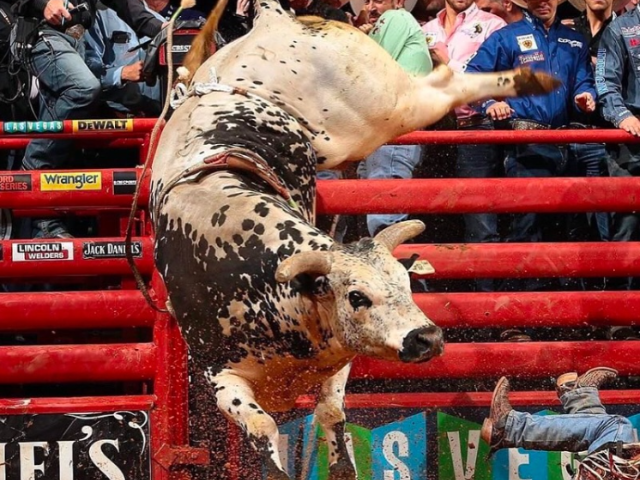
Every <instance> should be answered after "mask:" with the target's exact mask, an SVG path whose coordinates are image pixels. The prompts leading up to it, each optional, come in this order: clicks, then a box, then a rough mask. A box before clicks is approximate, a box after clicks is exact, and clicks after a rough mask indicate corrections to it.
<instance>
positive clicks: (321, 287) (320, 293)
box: [312, 275, 331, 297]
mask: <svg viewBox="0 0 640 480" xmlns="http://www.w3.org/2000/svg"><path fill="white" fill-rule="evenodd" d="M330 292H331V284H330V283H329V279H328V278H327V277H325V276H324V275H323V276H321V277H318V278H316V279H315V280H314V281H313V290H312V293H313V295H314V296H316V297H326V296H327V295H328V294H329V293H330Z"/></svg>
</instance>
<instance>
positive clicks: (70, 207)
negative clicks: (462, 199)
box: [0, 120, 208, 480]
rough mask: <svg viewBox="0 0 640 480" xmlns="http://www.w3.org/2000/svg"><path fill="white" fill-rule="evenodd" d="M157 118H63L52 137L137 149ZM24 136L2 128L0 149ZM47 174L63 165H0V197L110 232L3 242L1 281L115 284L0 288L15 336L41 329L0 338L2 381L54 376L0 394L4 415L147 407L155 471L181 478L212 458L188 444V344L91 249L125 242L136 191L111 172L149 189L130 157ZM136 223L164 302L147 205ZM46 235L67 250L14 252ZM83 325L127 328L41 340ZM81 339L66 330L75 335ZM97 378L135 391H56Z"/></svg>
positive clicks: (124, 269) (119, 261)
mask: <svg viewBox="0 0 640 480" xmlns="http://www.w3.org/2000/svg"><path fill="white" fill-rule="evenodd" d="M154 123H155V120H134V121H133V122H131V127H130V130H129V131H125V132H117V133H114V132H113V131H110V130H108V129H107V130H105V131H101V132H100V131H96V132H91V133H72V130H73V129H74V122H65V123H64V131H63V132H60V133H55V134H49V135H48V136H50V137H54V138H73V139H74V140H77V141H78V142H79V143H80V144H81V145H84V146H89V147H92V148H93V147H96V146H102V145H104V146H105V148H127V147H138V148H140V150H141V158H144V155H145V154H146V148H147V146H148V142H149V133H150V131H151V128H152V127H153V125H154ZM76 126H77V125H76ZM30 127H32V128H38V126H37V124H36V122H34V123H32V124H26V123H25V124H22V125H16V124H4V125H3V124H0V131H4V132H6V131H7V130H12V129H13V130H16V129H17V130H18V131H19V130H23V131H25V130H28V129H29V128H30ZM39 136H42V135H39ZM31 137H32V135H19V134H18V135H16V134H12V135H11V136H8V135H6V134H5V135H4V136H2V137H0V148H5V149H7V148H9V149H10V148H23V147H24V146H26V144H27V143H28V141H29V138H31ZM113 151H114V152H115V150H113ZM69 172H73V173H78V172H77V171H69ZM44 173H47V174H50V175H55V174H56V173H65V172H64V171H59V172H58V171H51V172H37V171H33V172H20V171H13V172H2V173H0V177H3V178H2V180H3V182H0V183H4V184H5V185H6V187H5V188H0V208H10V209H13V212H14V215H15V216H16V217H24V216H26V215H31V216H33V215H44V216H51V215H55V214H59V213H61V212H63V213H70V214H75V215H80V216H86V215H91V216H96V217H97V218H98V219H99V224H98V231H99V234H100V235H105V236H104V237H98V238H82V239H73V240H69V241H64V242H63V241H60V240H7V241H2V242H0V252H2V254H1V255H0V277H1V282H2V283H12V282H13V283H18V282H20V283H24V282H32V281H33V282H40V283H43V282H46V283H57V282H74V283H82V282H88V283H90V282H91V280H92V279H95V278H96V277H97V278H100V277H105V276H109V277H110V278H117V279H119V280H117V281H115V283H116V284H118V285H119V288H118V289H109V290H100V289H94V290H89V291H63V292H37V293H35V292H34V293H2V294H0V319H1V320H0V331H2V332H14V333H19V334H21V335H28V334H30V333H36V332H38V333H39V334H40V337H39V338H38V341H37V343H36V344H32V345H24V346H23V345H20V346H3V347H0V364H2V366H3V368H2V369H0V385H5V386H8V385H22V386H24V385H29V384H33V385H43V384H50V385H51V386H50V387H49V388H48V389H46V391H47V394H46V397H35V398H4V399H0V415H17V414H32V413H37V414H53V413H83V412H116V411H122V410H142V411H147V412H149V416H150V423H149V428H150V458H151V473H152V475H153V478H154V479H160V480H162V479H169V478H171V479H181V478H185V479H186V478H188V477H189V476H188V472H187V470H186V469H184V468H181V467H184V466H186V465H189V464H206V463H208V452H207V451H205V450H203V449H196V448H189V447H188V432H187V419H188V411H187V409H188V405H187V390H188V389H187V381H188V379H187V370H186V349H185V345H184V342H183V341H182V338H181V336H180V333H179V331H178V329H177V326H176V324H175V321H174V320H173V319H172V318H171V317H170V316H169V315H167V314H162V313H158V312H156V311H154V310H153V309H152V308H150V306H149V305H147V303H146V302H145V300H144V298H143V297H142V295H141V294H140V292H139V291H138V290H137V289H136V286H135V282H133V279H132V278H131V271H130V268H129V266H128V264H127V262H126V260H125V259H124V258H122V255H115V256H112V257H113V258H99V256H97V257H92V256H91V255H87V252H90V251H94V250H95V248H104V246H105V245H121V244H122V243H123V242H122V240H123V236H124V233H125V227H126V220H127V217H128V211H129V207H130V205H131V201H132V195H131V193H130V192H129V193H124V194H121V193H118V187H117V186H114V177H117V176H119V175H121V176H124V177H126V178H135V179H136V182H142V183H143V185H144V188H143V189H142V197H144V199H143V200H142V202H141V204H143V205H144V203H145V202H146V200H147V199H148V193H149V192H148V188H149V185H148V178H144V179H142V178H140V170H139V169H133V168H132V169H117V170H83V173H86V174H88V175H92V174H93V175H95V174H98V175H99V178H100V186H99V188H95V189H90V190H85V189H83V188H79V189H75V188H70V189H61V190H45V189H44V188H43V185H42V180H43V177H42V175H43V174H44ZM96 178H97V177H96ZM14 180H20V181H21V182H22V186H21V187H20V188H18V189H14V188H12V187H9V186H8V185H9V183H16V182H14ZM136 229H137V233H136V234H135V237H134V238H133V241H134V243H136V244H137V245H139V247H140V252H139V255H137V258H136V264H137V266H138V268H139V269H140V272H141V273H142V274H143V275H144V276H145V278H146V279H147V281H148V285H149V287H150V292H151V294H152V295H153V296H154V298H156V299H157V300H158V301H159V304H161V305H163V304H164V295H165V293H164V289H163V286H162V283H161V281H159V278H158V276H157V274H156V273H155V271H154V268H153V240H152V237H151V231H150V228H149V224H148V222H147V217H146V215H145V212H144V211H141V212H139V216H138V217H137V225H136ZM107 235H108V236H107ZM52 244H57V245H62V244H64V245H63V247H64V249H66V252H65V253H64V256H66V258H65V259H64V260H60V261H50V260H43V261H35V260H33V261H27V260H29V259H28V258H26V257H25V255H28V253H27V254H23V253H20V251H27V252H29V251H33V250H34V248H36V247H33V246H34V245H35V246H37V248H38V249H40V250H46V249H47V245H52ZM30 245H31V246H32V247H29V246H30ZM41 246H43V247H41ZM96 246H97V247H96ZM109 256H110V255H106V257H109ZM33 258H37V255H33ZM98 283H99V282H98ZM111 288H113V286H112V287H111ZM89 329H91V330H95V329H124V331H125V332H126V333H125V334H124V335H122V338H121V339H120V340H116V343H113V342H104V343H91V342H89V343H85V342H83V343H82V344H73V343H72V344H68V343H65V344H54V345H52V344H46V338H47V337H48V335H46V334H45V335H42V332H43V331H45V332H49V331H51V330H56V331H60V330H62V331H69V332H75V331H78V330H89ZM43 338H44V340H43ZM77 338H78V337H77V336H75V337H74V336H72V339H77ZM80 338H82V337H80ZM104 382H112V383H113V382H118V383H122V382H128V383H129V384H131V385H134V387H133V388H130V390H133V391H134V392H135V393H132V394H119V395H100V396H94V395H91V396H77V397H62V396H56V389H58V388H60V387H59V384H71V383H74V384H86V385H87V386H88V387H89V386H91V385H95V384H100V383H104ZM125 390H126V388H125Z"/></svg>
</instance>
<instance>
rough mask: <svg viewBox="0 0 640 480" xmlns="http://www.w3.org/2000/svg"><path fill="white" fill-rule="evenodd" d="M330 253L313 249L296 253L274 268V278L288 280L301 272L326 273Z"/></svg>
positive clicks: (328, 266) (329, 265) (327, 272)
mask: <svg viewBox="0 0 640 480" xmlns="http://www.w3.org/2000/svg"><path fill="white" fill-rule="evenodd" d="M332 263H333V262H332V258H331V253H329V252H321V251H313V252H300V253H296V254H294V255H292V256H290V257H289V258H287V259H286V260H284V261H283V262H282V263H281V264H280V265H278V268H277V270H276V280H277V281H278V282H280V283H284V282H288V281H290V280H291V279H293V278H295V277H296V276H297V275H300V274H301V273H309V274H315V275H328V274H329V272H331V265H332Z"/></svg>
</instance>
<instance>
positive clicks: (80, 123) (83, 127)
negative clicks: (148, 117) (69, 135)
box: [72, 118, 133, 133]
mask: <svg viewBox="0 0 640 480" xmlns="http://www.w3.org/2000/svg"><path fill="white" fill-rule="evenodd" d="M72 126H73V133H78V132H94V131H96V130H115V131H117V132H131V131H132V130H133V119H131V118H129V119H115V118H114V119H111V120H73V121H72Z"/></svg>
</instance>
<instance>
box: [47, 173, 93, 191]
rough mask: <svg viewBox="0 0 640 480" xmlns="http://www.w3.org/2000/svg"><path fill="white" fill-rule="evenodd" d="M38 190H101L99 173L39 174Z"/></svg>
mask: <svg viewBox="0 0 640 480" xmlns="http://www.w3.org/2000/svg"><path fill="white" fill-rule="evenodd" d="M40 190H42V191H43V192H50V191H56V190H57V191H60V190H102V173H101V172H70V173H41V174H40Z"/></svg>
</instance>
